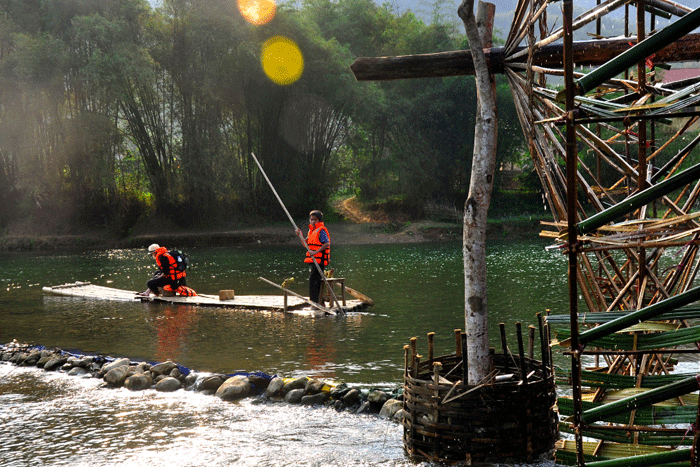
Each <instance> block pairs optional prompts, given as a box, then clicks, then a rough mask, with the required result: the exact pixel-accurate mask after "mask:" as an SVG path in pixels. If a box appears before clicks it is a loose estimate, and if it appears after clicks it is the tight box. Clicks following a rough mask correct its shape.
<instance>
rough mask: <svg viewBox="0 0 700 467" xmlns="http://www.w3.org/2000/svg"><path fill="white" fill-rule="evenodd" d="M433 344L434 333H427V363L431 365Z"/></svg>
mask: <svg viewBox="0 0 700 467" xmlns="http://www.w3.org/2000/svg"><path fill="white" fill-rule="evenodd" d="M434 342H435V333H434V332H429V333H428V361H429V362H430V364H431V365H432V363H433V357H434V352H433V350H434Z"/></svg>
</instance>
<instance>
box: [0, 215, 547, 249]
mask: <svg viewBox="0 0 700 467" xmlns="http://www.w3.org/2000/svg"><path fill="white" fill-rule="evenodd" d="M541 220H542V219H539V218H518V219H504V220H497V221H490V222H489V224H488V229H487V237H488V238H489V239H493V240H496V239H527V238H536V237H537V236H538V234H539V232H540V231H541V230H542V229H541V226H540V221H541ZM328 228H329V230H330V232H331V237H332V239H333V242H335V243H336V244H339V245H343V244H344V245H362V244H382V243H420V242H441V241H455V240H459V239H461V238H462V226H461V224H457V223H450V222H435V221H430V220H421V221H417V222H405V223H401V224H399V223H396V222H391V221H386V222H366V221H365V222H362V221H361V222H351V221H347V220H344V221H340V222H328ZM37 231H40V232H46V230H42V229H37ZM153 242H158V243H161V244H166V245H173V246H175V247H178V248H189V247H204V246H238V245H254V244H259V245H296V244H297V243H298V242H299V240H298V238H297V237H296V235H295V234H294V231H293V229H292V227H291V226H290V225H289V224H275V225H256V226H255V227H240V228H230V229H221V230H206V231H172V230H170V231H167V232H164V231H156V230H152V231H146V230H144V231H143V232H139V233H135V234H134V235H132V236H129V237H125V238H119V237H118V236H116V235H114V234H113V233H110V232H109V231H104V230H95V231H89V232H84V233H80V234H39V233H27V232H21V231H13V230H12V229H9V230H8V231H7V232H6V234H5V235H3V236H2V237H0V251H54V250H75V249H91V248H94V249H107V248H140V247H144V246H147V245H148V244H150V243H153Z"/></svg>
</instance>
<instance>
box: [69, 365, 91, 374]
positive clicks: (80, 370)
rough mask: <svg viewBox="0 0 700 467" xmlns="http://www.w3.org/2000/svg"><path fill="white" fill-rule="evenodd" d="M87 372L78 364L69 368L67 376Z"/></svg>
mask: <svg viewBox="0 0 700 467" xmlns="http://www.w3.org/2000/svg"><path fill="white" fill-rule="evenodd" d="M86 374H87V370H86V369H85V368H83V367H80V366H74V367H73V368H71V369H70V371H69V372H68V375H69V376H83V375H86Z"/></svg>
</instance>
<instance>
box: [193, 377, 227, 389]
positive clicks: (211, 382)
mask: <svg viewBox="0 0 700 467" xmlns="http://www.w3.org/2000/svg"><path fill="white" fill-rule="evenodd" d="M225 379H226V378H225V377H223V376H221V375H210V376H205V377H203V378H202V379H201V380H199V381H198V382H197V383H196V384H195V387H196V388H197V389H198V390H200V391H216V390H217V389H219V387H220V386H221V385H222V384H224V381H225Z"/></svg>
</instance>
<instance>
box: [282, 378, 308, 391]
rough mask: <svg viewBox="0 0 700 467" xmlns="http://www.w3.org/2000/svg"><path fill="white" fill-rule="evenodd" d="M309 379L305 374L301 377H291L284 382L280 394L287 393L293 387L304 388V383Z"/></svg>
mask: <svg viewBox="0 0 700 467" xmlns="http://www.w3.org/2000/svg"><path fill="white" fill-rule="evenodd" d="M308 381H309V378H307V377H306V376H303V377H301V378H297V379H293V380H291V381H290V382H288V383H285V385H284V387H283V388H282V394H285V395H286V394H287V393H288V392H289V391H291V390H293V389H306V383H307V382H308Z"/></svg>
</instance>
